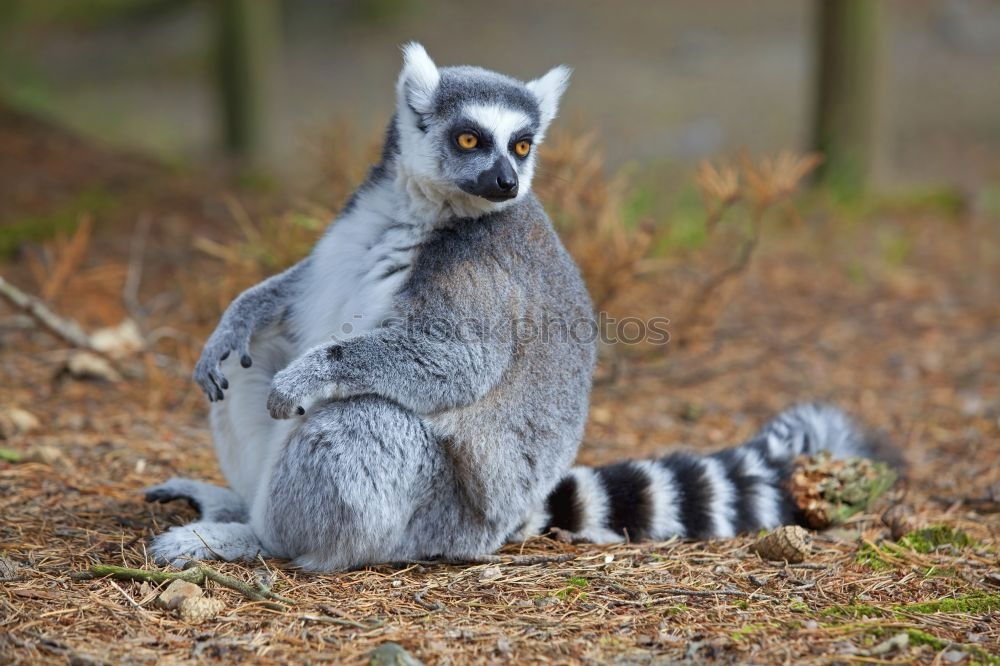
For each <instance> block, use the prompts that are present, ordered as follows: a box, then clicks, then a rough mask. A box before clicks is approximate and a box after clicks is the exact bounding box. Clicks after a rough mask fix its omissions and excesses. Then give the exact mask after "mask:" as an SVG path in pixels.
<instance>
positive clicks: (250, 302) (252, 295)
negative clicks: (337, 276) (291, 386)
mask: <svg viewBox="0 0 1000 666" xmlns="http://www.w3.org/2000/svg"><path fill="white" fill-rule="evenodd" d="M307 262H308V259H304V260H302V261H300V262H299V263H297V264H295V265H294V266H292V267H291V268H289V269H287V270H285V271H284V272H283V273H279V274H277V275H274V276H271V277H269V278H268V279H266V280H264V281H263V282H261V283H259V284H256V285H254V286H253V287H250V288H249V289H247V290H246V291H244V292H243V293H242V294H240V295H239V296H237V297H236V299H235V300H234V301H233V302H232V303H230V304H229V307H227V308H226V311H225V312H224V313H223V315H222V319H220V320H219V324H218V326H216V327H215V331H214V332H213V333H212V335H211V336H209V338H208V341H207V342H206V343H205V348H204V349H203V350H202V352H201V358H200V359H198V363H197V364H196V365H195V368H194V380H195V381H196V382H197V383H198V385H199V386H201V388H202V390H203V391H204V392H205V395H207V396H208V399H209V400H212V401H215V400H222V399H223V395H224V394H223V391H224V390H225V389H227V388H229V382H228V380H226V377H225V375H223V374H222V368H221V364H222V361H224V360H226V359H227V358H228V357H229V355H230V354H231V353H233V352H235V353H236V354H238V355H239V358H240V364H241V365H242V366H243V367H244V368H249V367H250V366H251V365H252V364H253V359H252V358H250V340H251V338H252V337H253V334H254V333H256V332H257V331H259V330H261V329H263V328H265V327H267V326H269V325H271V324H273V323H275V322H277V321H279V320H280V319H281V317H282V316H283V315H284V313H285V310H286V309H287V307H288V305H289V304H290V303H291V302H292V300H293V299H294V298H295V297H296V294H297V292H298V289H297V285H298V283H299V282H300V280H301V279H302V273H303V271H304V270H305V267H306V265H307Z"/></svg>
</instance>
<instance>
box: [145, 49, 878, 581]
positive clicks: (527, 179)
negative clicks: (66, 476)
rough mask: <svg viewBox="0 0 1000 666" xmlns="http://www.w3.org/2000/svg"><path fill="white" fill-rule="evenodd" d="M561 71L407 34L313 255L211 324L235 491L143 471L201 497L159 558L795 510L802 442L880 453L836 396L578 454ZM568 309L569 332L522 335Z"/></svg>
mask: <svg viewBox="0 0 1000 666" xmlns="http://www.w3.org/2000/svg"><path fill="white" fill-rule="evenodd" d="M568 77H569V70H567V69H566V68H564V67H556V68H555V69H553V70H551V71H550V72H548V73H547V74H545V75H544V76H542V77H541V78H539V79H536V80H534V81H531V82H528V83H522V82H520V81H517V80H514V79H512V78H509V77H506V76H503V75H500V74H496V73H493V72H490V71H486V70H483V69H478V68H474V67H443V68H438V67H436V66H435V64H434V63H433V62H432V61H431V59H430V58H429V57H428V55H427V53H426V52H425V51H424V49H423V48H422V47H421V46H419V45H417V44H410V45H408V46H406V47H405V49H404V66H403V70H402V73H401V74H400V76H399V81H398V84H397V88H396V90H397V108H396V113H395V115H394V117H393V119H392V121H391V123H390V125H389V129H388V132H387V135H386V140H385V148H384V151H383V154H382V158H381V161H380V162H379V163H378V164H377V165H376V166H375V167H374V168H373V169H372V170H371V172H370V174H369V176H368V179H367V180H366V181H365V183H364V184H363V185H362V186H361V187H360V189H358V191H357V192H356V193H355V194H354V196H353V198H352V199H351V200H350V201H349V203H348V204H347V206H346V208H345V209H344V211H343V212H342V213H341V214H340V216H339V218H338V219H337V220H336V221H335V223H334V224H333V225H332V226H331V227H330V229H329V230H328V231H327V233H326V234H325V235H324V236H323V238H322V239H321V240H320V241H319V242H318V244H317V245H316V247H315V249H314V250H313V252H312V253H311V254H310V255H309V256H308V257H307V258H306V259H304V260H303V261H301V262H300V263H298V264H296V265H295V266H293V267H291V268H289V269H288V270H286V271H285V272H284V273H281V274H280V275H276V276H274V277H272V278H270V279H268V280H265V281H264V282H262V283H260V284H258V285H257V286H255V287H252V288H250V289H248V290H247V291H246V292H244V293H243V294H241V295H240V296H239V298H237V299H236V300H235V301H233V303H232V304H231V305H230V306H229V307H228V308H227V310H226V312H225V314H224V315H223V317H222V321H221V322H220V323H219V325H218V328H217V329H216V330H215V332H214V333H213V334H212V335H211V337H210V338H209V340H208V342H207V343H206V345H205V349H204V352H203V353H202V356H201V359H200V360H199V362H198V364H197V367H196V369H195V379H196V381H197V382H198V384H200V385H201V387H202V388H203V389H204V390H205V391H206V393H207V394H208V397H209V399H210V400H211V401H212V406H211V424H212V432H213V435H214V439H215V446H216V451H217V454H218V457H219V463H220V465H221V467H222V471H223V473H224V474H225V476H226V479H227V480H228V482H229V485H230V489H224V488H219V487H215V486H211V485H208V484H205V483H201V482H198V481H192V480H186V479H175V480H172V481H168V482H166V483H164V484H161V485H159V486H156V487H153V488H151V489H149V490H148V492H147V499H149V500H155V501H167V500H172V499H178V498H186V499H188V500H190V501H191V502H192V503H194V504H195V505H196V506H197V507H198V508H199V510H200V512H201V519H200V520H199V521H198V522H195V523H192V524H189V525H184V526H180V527H174V528H172V529H170V530H169V531H167V532H166V533H164V534H161V535H159V536H157V537H156V538H155V540H154V541H153V544H152V547H151V552H152V554H153V556H154V557H155V559H156V560H157V561H159V562H163V563H174V564H180V563H181V562H183V561H185V560H186V559H189V558H212V557H217V558H222V559H226V560H234V559H245V558H253V557H255V556H257V555H258V554H263V555H271V556H278V557H286V558H291V559H293V560H294V561H295V563H296V564H298V565H301V566H303V567H305V568H308V569H314V570H327V571H329V570H337V569H344V568H348V567H354V566H358V565H363V564H367V563H374V562H385V561H403V560H411V559H424V558H430V557H439V556H443V557H447V558H462V557H469V556H475V555H480V554H483V553H489V552H492V551H493V550H495V549H496V548H498V547H499V546H500V545H502V544H503V543H504V541H505V539H508V538H512V537H516V536H517V535H523V534H532V533H538V532H539V531H540V530H543V529H545V528H547V527H561V528H563V529H566V530H569V531H571V532H573V533H575V534H576V535H577V536H579V537H581V538H584V539H589V540H592V541H597V542H613V541H621V540H623V539H625V538H630V539H641V538H651V539H661V538H665V537H668V536H670V535H674V534H677V535H682V536H690V537H713V536H714V537H723V536H729V535H732V534H734V533H736V532H739V531H744V530H751V529H757V528H759V527H770V526H773V525H777V524H780V523H783V522H785V521H786V520H788V519H789V515H790V508H789V507H790V503H789V502H788V501H787V500H786V498H785V496H784V491H783V490H782V489H781V481H782V479H783V478H784V477H785V476H786V469H787V467H788V465H789V462H790V460H791V459H792V458H793V457H794V456H795V455H797V454H799V453H802V452H805V451H815V450H817V449H820V448H824V449H830V450H832V451H834V452H835V453H840V454H846V453H864V452H865V451H866V446H865V441H864V439H863V437H862V436H861V435H860V434H859V433H858V431H857V430H856V429H855V428H854V427H853V426H852V425H851V424H850V423H849V422H848V421H847V420H846V418H845V417H844V416H843V415H842V414H841V413H840V412H838V411H836V410H834V409H832V408H828V407H811V406H805V407H798V408H794V409H792V410H789V411H787V412H785V413H783V414H782V415H781V416H779V417H778V418H777V419H776V420H775V421H773V422H772V423H771V424H770V425H768V426H767V427H766V428H765V429H764V431H763V432H762V433H761V434H760V435H759V436H758V437H757V438H755V439H753V440H752V441H750V442H748V443H746V444H744V445H742V446H739V447H736V448H733V449H729V450H726V451H722V452H720V453H717V454H715V455H712V456H707V457H696V456H691V455H680V454H678V455H673V456H670V457H668V458H665V459H662V460H658V461H639V462H626V463H621V464H618V465H612V466H609V467H600V468H597V469H588V468H584V467H577V468H574V469H572V470H570V465H571V464H572V462H573V459H574V457H575V455H576V452H577V448H578V446H579V444H580V440H581V437H582V433H583V427H584V422H585V421H586V417H587V410H588V401H589V392H590V385H591V376H592V373H593V368H594V363H595V349H596V345H595V341H594V337H595V336H593V335H588V333H589V332H590V331H591V329H592V324H593V312H592V309H591V302H590V299H589V297H588V295H587V291H586V289H585V287H584V284H583V281H582V279H581V277H580V274H579V271H578V270H577V267H576V265H575V264H574V263H573V260H572V259H571V258H570V257H569V255H568V254H567V253H566V250H565V249H564V248H563V246H562V244H561V243H560V241H559V239H558V237H557V236H556V234H555V232H554V231H553V228H552V226H551V224H550V222H549V220H548V218H547V217H546V215H545V213H544V211H543V210H542V208H541V206H540V205H539V203H538V201H537V199H536V198H535V196H534V195H533V194H532V192H531V180H532V175H533V173H534V170H535V152H536V151H535V148H537V146H538V145H539V144H540V143H541V142H542V138H543V137H544V135H545V131H546V129H547V128H548V126H549V123H550V122H551V121H552V119H553V118H554V117H555V115H556V110H557V106H558V103H559V99H560V96H561V94H562V92H563V89H564V88H565V86H566V83H567V80H568ZM552 322H556V323H557V324H560V323H561V324H562V329H561V330H563V331H564V332H565V331H567V330H568V331H570V332H571V333H573V332H575V334H569V335H551V336H544V337H543V336H534V337H532V336H530V335H517V334H512V326H514V327H517V326H520V325H522V324H525V323H526V324H528V325H530V326H529V328H530V327H532V326H533V327H536V330H538V329H540V328H541V327H543V326H544V325H545V324H551V323H552ZM581 322H582V323H583V327H582V329H581V328H580V326H579V324H580V323H581ZM545 330H549V329H545Z"/></svg>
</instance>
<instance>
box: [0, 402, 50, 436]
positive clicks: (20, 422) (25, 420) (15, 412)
mask: <svg viewBox="0 0 1000 666" xmlns="http://www.w3.org/2000/svg"><path fill="white" fill-rule="evenodd" d="M40 425H41V422H40V421H39V420H38V417H37V416H35V415H34V414H32V413H31V412H29V411H28V410H26V409H21V408H20V407H8V408H7V409H5V410H4V411H3V412H2V413H0V437H2V438H4V439H9V438H10V437H13V436H14V435H23V434H25V433H28V432H31V431H32V430H37V429H38V426H40Z"/></svg>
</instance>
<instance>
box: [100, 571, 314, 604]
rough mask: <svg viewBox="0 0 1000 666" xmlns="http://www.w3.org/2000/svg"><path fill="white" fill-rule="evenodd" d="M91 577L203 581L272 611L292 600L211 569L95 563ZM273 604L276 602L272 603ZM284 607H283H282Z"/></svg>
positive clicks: (152, 581)
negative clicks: (260, 603) (237, 593)
mask: <svg viewBox="0 0 1000 666" xmlns="http://www.w3.org/2000/svg"><path fill="white" fill-rule="evenodd" d="M89 573H90V574H91V575H92V576H94V577H103V576H112V577H114V578H118V579H121V580H141V581H146V582H149V583H165V582H167V581H172V580H183V581H186V582H188V583H194V584H195V585H201V584H203V583H204V582H205V581H206V580H210V581H213V582H215V583H218V584H219V585H222V586H223V587H228V588H229V589H230V590H233V591H235V592H239V593H240V594H242V595H243V596H244V597H246V598H247V599H249V600H251V601H260V602H262V603H263V605H264V606H265V607H266V608H270V609H272V610H279V611H282V610H286V606H292V605H294V604H295V602H294V601H292V600H291V599H288V598H287V597H282V596H280V595H277V594H275V593H273V592H271V591H269V590H265V589H261V588H255V587H253V586H252V585H250V584H248V583H244V582H243V581H241V580H238V579H236V578H232V577H231V576H226V575H224V574H222V573H219V572H218V571H216V570H215V569H213V568H211V567H206V566H204V565H201V566H196V567H191V568H190V569H185V570H184V571H146V570H145V569H130V568H128V567H117V566H114V565H111V564H95V565H94V566H92V567H91V568H90V572H89ZM275 601H277V602H279V603H274V602H275ZM282 604H284V605H282Z"/></svg>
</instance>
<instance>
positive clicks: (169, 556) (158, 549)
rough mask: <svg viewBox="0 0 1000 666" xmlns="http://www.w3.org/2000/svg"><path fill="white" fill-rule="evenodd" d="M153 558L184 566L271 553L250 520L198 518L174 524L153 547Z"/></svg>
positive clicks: (151, 550) (250, 558) (155, 540)
mask: <svg viewBox="0 0 1000 666" xmlns="http://www.w3.org/2000/svg"><path fill="white" fill-rule="evenodd" d="M149 553H150V555H152V557H153V561H154V562H156V563H157V564H161V565H171V566H175V567H178V568H180V567H183V566H184V565H185V564H187V563H188V562H191V561H193V560H225V561H227V562H232V561H235V560H252V559H254V558H256V557H257V555H265V556H266V555H267V553H266V552H264V548H263V546H261V543H260V540H259V539H258V538H257V536H256V535H255V534H254V533H253V530H252V529H250V525H248V524H246V523H214V522H197V523H190V524H188V525H181V526H179V527H172V528H170V529H169V530H167V531H166V532H164V533H163V534H160V535H159V536H157V537H155V538H154V539H153V542H152V544H151V545H150V547H149Z"/></svg>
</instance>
